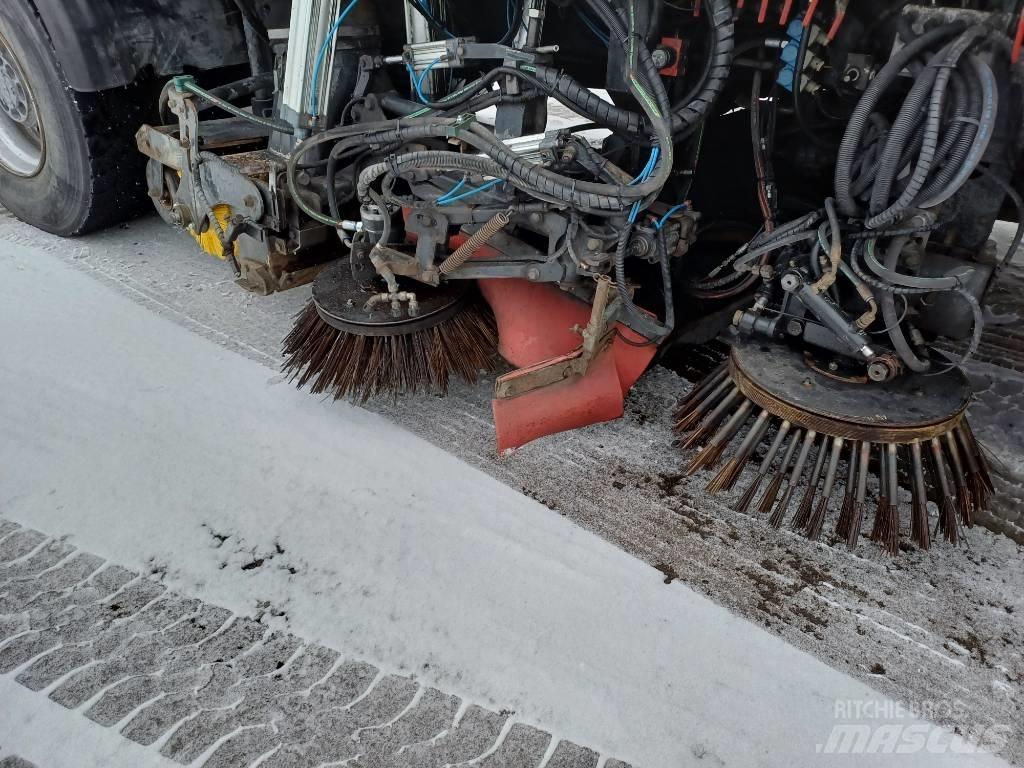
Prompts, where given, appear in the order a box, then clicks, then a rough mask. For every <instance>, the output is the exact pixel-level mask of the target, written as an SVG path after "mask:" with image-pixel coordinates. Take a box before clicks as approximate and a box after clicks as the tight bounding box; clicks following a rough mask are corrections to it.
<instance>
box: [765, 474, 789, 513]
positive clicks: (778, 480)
mask: <svg viewBox="0 0 1024 768" xmlns="http://www.w3.org/2000/svg"><path fill="white" fill-rule="evenodd" d="M785 477H786V475H785V473H784V472H776V473H775V474H774V475H773V476H772V481H771V482H770V483H768V488H767V489H765V492H764V496H762V497H761V502H760V503H759V504H758V505H757V511H758V512H760V513H761V514H762V515H767V514H768V513H769V512H771V511H772V507H773V506H775V500H776V499H777V498H778V497H779V489H780V488H782V481H783V480H784V479H785ZM786 495H787V496H788V495H789V493H788V492H787V494H786Z"/></svg>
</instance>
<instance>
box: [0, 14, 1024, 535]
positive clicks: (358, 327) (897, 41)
mask: <svg viewBox="0 0 1024 768" xmlns="http://www.w3.org/2000/svg"><path fill="white" fill-rule="evenodd" d="M1022 43H1024V9H1022V4H1021V3H1020V2H1019V0H955V2H954V1H953V0H935V1H934V2H928V3H913V2H895V1H893V0H855V1H849V0H795V1H794V0H746V2H744V0H738V1H737V0H672V1H671V2H670V1H669V0H473V1H472V2H471V1H470V0H292V2H288V1H287V0H118V1H117V2H115V1H114V0H88V1H87V0H5V2H4V3H3V4H2V5H0V203H2V204H3V205H4V206H5V207H7V208H8V209H9V210H10V211H12V212H13V213H14V214H16V215H17V216H20V217H21V218H23V219H24V220H26V221H29V222H31V223H33V224H35V225H37V226H39V227H41V228H43V229H46V230H49V231H51V232H55V233H58V234H62V235H74V234H80V233H84V232H88V231H90V230H93V229H95V228H98V227H102V226H105V225H109V224H111V223H113V222H115V221H118V220H120V219H121V218H123V217H126V216H128V215H131V214H133V213H134V212H136V211H137V210H138V206H139V204H140V202H144V201H146V200H147V199H148V201H150V202H151V203H152V205H154V206H155V207H156V210H157V211H158V212H159V214H160V216H162V217H163V218H164V220H166V222H167V223H168V224H169V225H171V226H174V227H178V228H180V229H181V230H182V231H183V233H186V236H190V237H192V238H194V239H195V241H196V243H197V246H198V247H200V248H202V249H203V250H205V251H206V252H208V253H209V254H211V255H212V256H213V257H216V258H218V259H221V260H223V262H224V269H225V270H231V271H232V273H233V275H234V277H235V278H236V280H237V282H238V284H239V285H240V286H241V288H240V289H247V290H251V291H255V292H259V293H270V292H274V291H281V290H286V289H289V288H292V287H293V286H298V285H303V284H307V283H311V284H312V285H311V296H310V299H309V303H308V306H307V307H306V308H305V310H304V311H303V312H301V313H300V315H299V316H298V317H297V318H296V321H295V325H294V328H293V329H292V330H291V332H290V333H289V334H288V336H287V338H286V339H284V340H283V365H284V369H285V370H286V371H287V372H289V374H290V375H291V376H292V377H293V379H294V381H295V382H296V383H297V384H298V385H299V386H301V387H306V388H308V389H309V390H310V391H312V392H314V393H326V394H329V395H331V396H333V397H336V398H354V399H356V400H357V401H365V400H367V399H370V398H381V397H383V398H396V397H403V396H408V395H411V394H414V393H417V392H431V393H437V394H444V393H445V392H446V391H447V389H448V388H449V386H452V385H453V383H454V382H457V381H460V380H466V381H474V380H476V379H478V378H479V377H481V376H493V377H494V399H493V413H494V420H495V430H496V437H497V447H498V449H499V450H506V449H511V448H518V447H520V446H524V445H525V444H527V443H529V442H531V441H533V440H535V439H537V438H540V437H542V436H544V435H547V434H551V433H553V432H557V431H562V430H567V429H572V428H577V427H582V426H585V425H588V424H593V423H596V422H603V421H610V420H613V419H616V418H617V417H619V416H621V415H622V413H623V401H624V398H625V396H626V395H627V393H628V391H629V390H630V388H631V387H632V386H633V384H634V383H635V382H636V381H637V379H638V378H639V377H640V376H641V375H642V374H643V373H644V371H645V370H646V369H647V368H648V367H649V366H650V365H651V364H652V361H654V360H655V359H657V358H658V357H659V356H663V355H666V354H680V353H679V350H680V349H685V348H686V346H685V345H687V344H700V343H704V342H707V341H709V340H711V339H713V338H715V337H719V338H726V339H728V341H729V344H730V349H729V352H728V355H727V356H726V357H725V359H723V360H722V362H721V364H720V365H719V366H718V367H717V368H714V369H713V370H710V371H709V372H708V376H707V378H706V379H705V380H704V381H703V382H701V383H698V384H697V385H695V386H694V387H693V389H692V390H691V391H690V392H689V393H688V394H687V395H686V396H685V398H683V399H682V401H681V403H680V404H679V412H678V424H677V427H678V430H679V432H680V435H681V439H680V441H679V442H680V445H681V448H682V450H683V451H684V452H685V454H684V458H683V461H685V471H686V472H687V473H690V474H693V473H697V472H701V471H703V472H709V477H710V483H709V486H708V490H709V491H710V492H712V493H717V492H723V491H726V490H729V489H731V488H733V487H735V486H737V484H738V483H740V482H741V481H743V483H742V487H743V492H742V494H740V495H739V497H738V501H737V502H736V507H737V508H738V509H740V510H743V511H748V510H750V511H753V510H759V511H760V512H761V513H762V514H764V515H765V516H766V517H765V519H767V520H768V521H769V522H770V523H771V524H772V525H775V526H780V525H783V524H784V523H785V524H788V525H791V526H793V527H794V528H796V529H798V530H801V531H803V532H804V533H806V535H808V536H809V537H811V538H812V539H817V538H819V537H821V536H822V535H823V532H825V531H826V530H828V531H830V534H834V536H835V539H836V540H838V541H840V542H845V543H846V544H847V545H848V546H850V547H855V546H857V545H858V543H859V542H861V541H862V540H863V539H869V540H870V541H872V542H875V543H876V544H877V545H879V546H881V547H882V548H883V549H885V550H886V551H888V552H891V553H893V554H895V553H897V552H898V551H899V549H900V548H901V546H907V545H908V542H909V543H910V544H912V545H913V546H916V547H919V548H922V549H927V548H928V547H929V546H931V545H932V544H933V543H935V541H936V540H940V539H941V540H944V541H945V542H948V543H951V544H955V543H957V542H958V541H959V540H960V538H961V536H962V535H963V532H964V529H965V528H969V527H970V526H971V525H972V524H973V521H974V518H975V516H976V514H977V512H978V510H980V509H983V508H985V507H986V505H987V504H988V502H989V497H990V495H991V494H992V492H993V484H992V480H991V477H990V472H989V468H988V465H987V462H986V457H985V455H984V453H983V451H982V450H981V448H980V447H979V444H978V442H977V440H976V439H975V437H974V435H973V434H972V431H971V427H970V425H969V423H968V421H967V419H966V416H965V412H966V407H967V404H968V402H969V401H970V399H971V395H972V391H971V385H970V382H969V380H968V379H967V377H966V376H965V374H964V373H963V372H962V370H961V365H962V363H963V362H964V361H965V360H967V359H969V358H970V357H971V355H972V354H973V353H974V352H975V351H976V349H977V347H978V344H979V340H980V339H981V334H982V331H983V328H984V325H985V319H986V315H985V313H984V311H983V307H984V304H985V301H986V296H987V295H988V293H989V291H990V289H991V288H992V286H993V285H994V284H996V283H997V282H998V281H999V280H1000V276H1001V274H1002V273H1003V272H1004V270H1005V269H1006V268H1007V266H1008V265H1009V264H1010V263H1011V261H1012V259H1013V258H1014V256H1015V255H1016V251H1017V247H1018V245H1019V243H1020V239H1021V238H1020V232H1019V231H1018V233H1017V235H1016V237H1015V238H1014V240H1013V242H1012V243H1011V245H1010V248H1009V250H1008V252H1006V253H1005V254H1001V255H1000V257H999V258H997V257H996V254H995V253H994V251H993V249H992V247H991V244H990V241H989V233H990V232H991V230H992V226H993V222H994V221H995V220H996V219H997V218H1003V219H1010V220H1013V221H1020V220H1021V218H1022V202H1021V195H1020V191H1019V190H1020V189H1021V186H1022V185H1021V180H1022V172H1021V169H1022V165H1021V149H1022V144H1024V125H1022V123H1024V119H1022V115H1024V108H1022V101H1021V96H1022V84H1024V62H1022V61H1021V58H1022V57H1021V48H1022ZM531 449H534V448H533V447H531V448H527V449H526V450H531ZM537 449H538V450H539V449H540V448H537ZM748 465H749V466H751V468H752V469H751V471H747V472H744V468H745V467H747V466H748ZM737 490H739V489H738V488H737ZM901 491H903V492H904V493H901ZM907 492H909V493H907ZM908 498H909V503H907V501H906V500H907V499H908Z"/></svg>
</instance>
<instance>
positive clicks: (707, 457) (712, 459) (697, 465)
mask: <svg viewBox="0 0 1024 768" xmlns="http://www.w3.org/2000/svg"><path fill="white" fill-rule="evenodd" d="M725 449H726V442H725V441H724V440H723V441H720V442H718V443H716V444H714V445H709V446H707V447H706V448H704V450H702V451H701V452H700V453H698V454H697V455H696V456H694V458H693V461H691V462H690V463H689V464H688V465H687V466H686V474H687V475H692V474H695V473H696V472H698V471H700V470H701V469H714V466H715V465H716V464H717V463H718V460H719V459H720V458H721V457H722V454H723V453H724V452H725Z"/></svg>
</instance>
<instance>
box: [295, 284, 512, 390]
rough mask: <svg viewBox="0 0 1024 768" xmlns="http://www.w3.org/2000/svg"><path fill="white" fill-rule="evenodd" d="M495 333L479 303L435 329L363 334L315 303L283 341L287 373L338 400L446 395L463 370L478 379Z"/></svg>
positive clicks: (469, 377) (493, 347)
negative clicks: (340, 324) (329, 317)
mask: <svg viewBox="0 0 1024 768" xmlns="http://www.w3.org/2000/svg"><path fill="white" fill-rule="evenodd" d="M496 349H497V331H496V329H495V325H494V320H493V318H492V317H491V316H490V314H489V313H488V312H487V311H486V310H484V309H483V308H482V307H480V306H479V305H477V304H470V305H467V306H466V307H465V308H464V309H462V310H461V311H459V312H458V313H456V314H455V315H453V316H452V317H450V318H448V319H447V320H445V321H444V322H441V323H439V324H438V325H435V326H432V327H430V328H424V329H422V330H418V331H415V332H413V333H407V334H404V335H401V336H360V335H357V334H353V333H346V332H345V331H340V330H338V329H337V328H334V327H333V326H331V325H328V324H327V323H325V322H324V321H323V320H322V319H321V318H320V316H319V314H318V313H317V311H316V306H315V305H314V304H313V302H312V301H310V302H309V303H308V304H307V305H306V307H305V309H303V310H302V312H300V313H299V315H298V316H297V318H296V321H295V325H294V326H293V328H292V330H291V332H290V333H289V334H288V336H287V337H286V338H285V340H284V349H283V353H284V358H285V362H284V366H283V370H284V371H285V373H289V374H291V380H292V381H295V382H296V383H297V384H298V386H299V387H304V386H307V385H308V386H309V389H310V391H311V392H313V393H314V394H320V393H328V394H330V395H332V396H333V397H334V398H335V399H339V398H343V397H349V396H351V397H354V398H356V399H358V400H359V401H361V402H365V401H366V400H368V399H370V398H371V397H379V396H382V395H383V396H390V397H397V396H398V395H400V394H411V393H415V392H418V391H421V390H427V391H433V392H437V393H440V394H444V393H445V392H447V390H448V382H449V380H450V378H451V377H452V376H457V377H459V378H461V379H464V380H465V381H468V382H474V381H476V379H477V376H478V375H479V372H480V371H481V370H486V369H488V368H490V367H491V365H492V363H493V360H494V354H495V351H496Z"/></svg>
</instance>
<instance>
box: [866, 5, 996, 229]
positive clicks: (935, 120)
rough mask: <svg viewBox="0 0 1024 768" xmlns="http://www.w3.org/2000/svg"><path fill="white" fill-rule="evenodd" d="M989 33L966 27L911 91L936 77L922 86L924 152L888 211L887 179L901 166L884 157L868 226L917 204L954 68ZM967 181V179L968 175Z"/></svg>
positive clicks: (888, 221) (892, 138)
mask: <svg viewBox="0 0 1024 768" xmlns="http://www.w3.org/2000/svg"><path fill="white" fill-rule="evenodd" d="M987 32H988V29H987V28H986V27H983V26H980V25H979V26H974V27H971V28H970V29H968V30H966V31H965V32H964V33H963V34H961V35H960V36H959V37H958V38H957V39H956V40H954V41H953V42H951V43H949V44H948V45H947V46H945V47H944V48H943V50H942V51H940V52H939V54H937V55H936V56H935V57H933V59H932V61H931V62H930V63H929V65H928V69H927V70H926V72H927V71H928V70H932V68H933V67H934V68H935V70H934V72H935V74H934V76H933V77H922V78H920V79H919V80H918V82H917V83H915V85H914V88H912V89H911V92H912V93H913V92H914V91H915V90H917V87H918V85H919V84H920V83H922V82H927V81H928V80H932V85H931V86H926V87H922V89H921V92H922V94H923V93H925V92H927V93H930V99H929V106H928V119H927V123H926V126H925V129H924V143H923V145H922V147H921V153H920V155H918V161H917V166H916V167H915V169H914V173H913V175H912V176H911V178H910V181H909V182H908V184H907V186H906V188H905V189H904V190H903V193H902V194H901V195H900V197H899V199H898V200H896V202H895V203H893V204H892V205H890V206H889V207H888V208H885V209H884V210H882V208H883V206H885V205H886V203H887V201H888V188H887V187H886V186H885V184H886V182H887V180H888V183H891V180H890V179H889V176H888V173H889V172H890V171H891V172H892V174H893V177H895V172H896V171H897V170H898V168H891V166H890V165H887V163H886V161H887V159H888V158H887V157H884V156H883V159H882V166H881V168H880V169H879V182H876V184H875V188H874V192H873V193H872V196H871V212H872V214H873V215H872V217H871V218H870V219H868V220H867V221H866V222H865V226H866V227H868V228H869V229H877V228H879V227H884V226H887V225H888V224H891V223H892V222H894V221H896V220H897V219H899V218H900V217H901V216H902V215H903V214H904V212H906V211H907V210H908V209H909V208H910V207H912V206H913V205H914V204H915V199H916V198H917V196H918V193H919V192H920V191H921V188H922V186H924V183H925V181H926V180H927V178H928V174H929V172H930V171H931V168H932V161H933V160H934V157H935V152H936V149H937V148H938V141H939V129H940V126H941V124H942V117H943V114H942V112H943V103H944V98H945V92H946V87H947V86H948V84H949V80H950V74H951V72H952V68H953V67H956V65H957V63H958V62H959V60H960V57H961V56H963V54H964V53H965V52H966V51H967V49H968V48H969V47H970V46H971V45H973V44H974V43H975V41H976V40H977V39H978V38H979V37H981V36H982V35H984V34H987ZM993 99H994V97H993ZM910 101H911V98H910V97H909V96H908V98H907V102H910ZM904 106H905V107H906V102H905V103H904ZM911 109H914V110H915V111H916V110H917V109H919V106H918V105H916V104H912V105H911ZM994 111H995V110H994V109H993V114H994ZM897 122H899V121H897ZM908 122H909V121H908ZM989 135H990V134H989ZM898 138H899V137H898V131H897V130H896V129H895V128H894V129H893V132H892V134H890V138H889V143H890V144H892V143H894V142H896V141H897V140H898ZM899 149H900V147H897V148H896V150H895V152H896V154H898V153H899ZM887 150H888V147H887ZM887 154H888V152H887ZM980 159H981V158H980V157H978V160H979V161H980ZM976 164H977V163H975V165H976ZM967 175H968V176H969V175H970V171H968V172H967ZM958 178H959V176H958ZM964 180H965V181H966V177H965V178H964ZM955 181H956V179H954V182H955ZM961 183H962V182H961ZM954 191H955V190H954Z"/></svg>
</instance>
